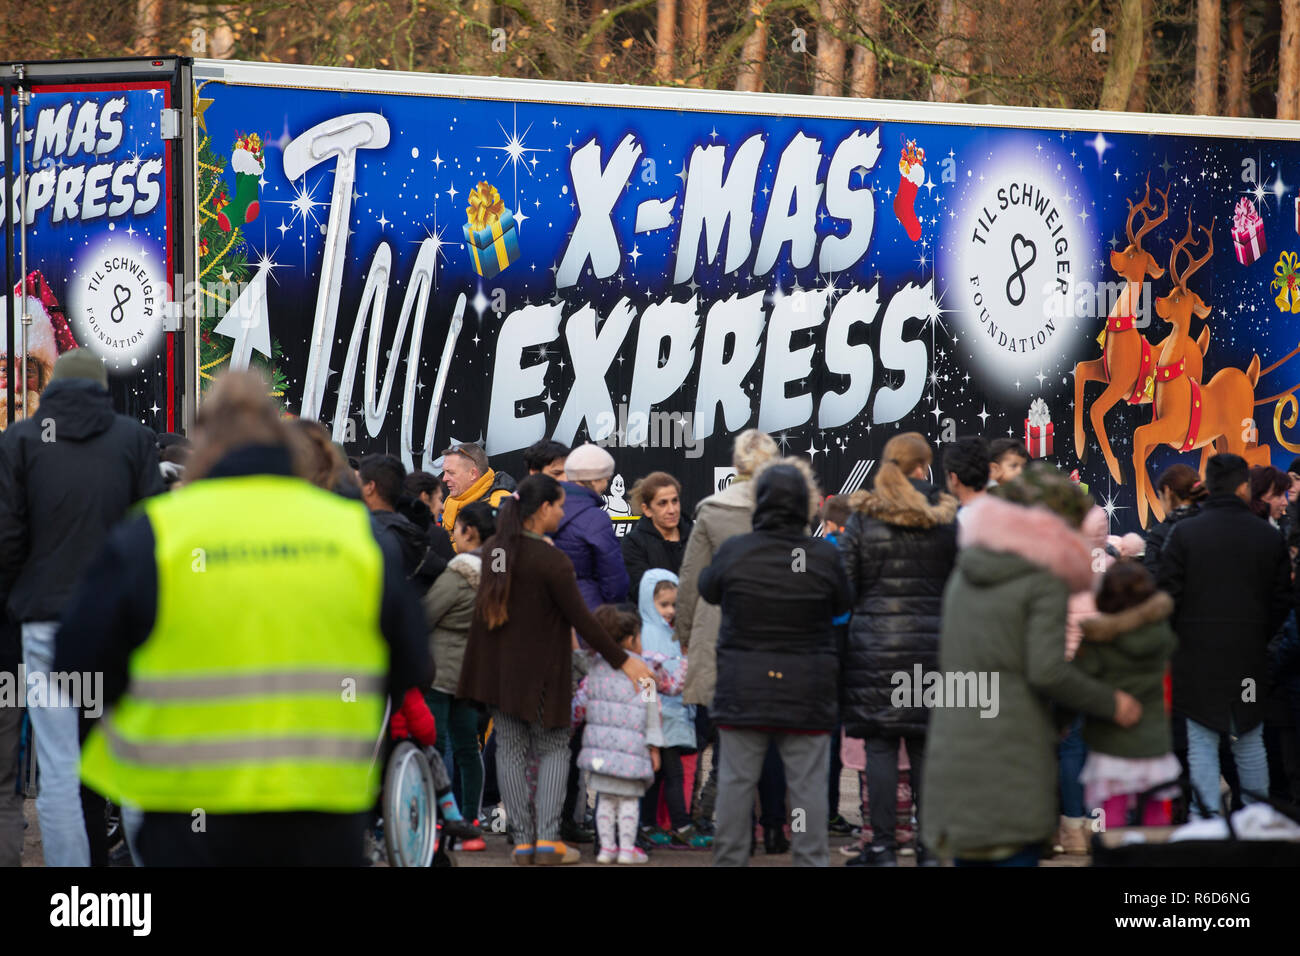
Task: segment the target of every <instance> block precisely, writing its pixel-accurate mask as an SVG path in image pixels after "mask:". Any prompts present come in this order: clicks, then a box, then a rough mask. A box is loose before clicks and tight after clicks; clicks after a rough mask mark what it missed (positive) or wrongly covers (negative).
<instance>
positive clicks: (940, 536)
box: [838, 479, 957, 737]
mask: <svg viewBox="0 0 1300 956" xmlns="http://www.w3.org/2000/svg"><path fill="white" fill-rule="evenodd" d="M855 504H856V510H855V511H854V513H853V514H852V515H850V516H849V520H848V523H847V524H846V525H845V528H844V531H843V533H841V534H840V536H839V538H838V544H839V549H840V555H841V556H842V557H843V559H844V570H845V572H846V573H847V574H848V577H849V584H850V586H851V587H852V588H853V617H852V618H850V620H849V630H848V646H847V647H846V649H845V656H844V660H843V662H842V663H843V676H842V677H841V686H842V696H841V701H842V713H841V718H840V719H841V721H842V723H843V724H844V732H845V733H846V734H848V735H849V736H850V737H878V736H882V735H893V734H897V735H903V736H918V735H921V734H924V733H925V728H926V725H927V724H928V723H929V711H928V710H926V709H925V708H920V707H896V706H894V704H893V701H892V698H893V696H894V691H895V689H896V684H895V683H893V682H892V681H891V677H892V676H893V675H894V674H898V673H905V674H909V675H910V674H912V673H913V668H914V667H915V666H916V665H918V664H919V665H920V666H921V670H922V672H923V673H925V672H929V671H933V670H937V669H938V665H939V625H940V617H941V611H942V607H943V589H944V585H946V584H947V583H948V575H949V574H951V573H952V568H953V564H954V563H955V562H956V560H957V525H956V523H955V522H956V517H957V499H956V498H953V497H952V496H951V495H949V494H946V493H944V492H941V491H940V490H939V489H938V488H936V487H935V486H934V485H932V484H930V483H929V482H925V481H919V480H916V479H912V480H911V481H910V482H908V483H907V484H906V485H905V486H904V487H901V488H890V489H889V490H886V489H884V488H881V487H880V483H879V482H878V483H877V487H876V489H875V490H874V491H871V492H867V493H865V494H864V496H863V497H862V499H861V500H859V501H857V502H856V503H855Z"/></svg>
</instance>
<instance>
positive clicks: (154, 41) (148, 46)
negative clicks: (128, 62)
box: [135, 0, 162, 56]
mask: <svg viewBox="0 0 1300 956" xmlns="http://www.w3.org/2000/svg"><path fill="white" fill-rule="evenodd" d="M161 36H162V0H135V52H136V53H138V54H141V55H143V56H148V55H149V54H156V53H159V52H161V51H160V49H159V46H158V44H159V41H160V39H161Z"/></svg>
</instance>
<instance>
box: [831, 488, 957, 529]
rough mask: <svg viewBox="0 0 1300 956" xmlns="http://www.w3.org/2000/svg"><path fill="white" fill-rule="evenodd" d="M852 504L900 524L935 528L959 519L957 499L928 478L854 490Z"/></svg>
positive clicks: (892, 523)
mask: <svg viewBox="0 0 1300 956" xmlns="http://www.w3.org/2000/svg"><path fill="white" fill-rule="evenodd" d="M849 506H850V507H852V508H853V510H854V511H860V512H861V513H862V514H864V515H866V516H867V517H869V518H875V519H876V520H877V521H880V522H883V523H884V524H887V525H893V526H895V527H899V528H933V527H935V526H937V525H941V524H951V523H952V522H953V521H956V520H957V499H956V498H954V497H953V496H952V495H950V494H948V493H947V492H946V491H940V490H939V489H938V488H937V487H935V486H934V485H932V484H930V483H929V482H925V481H919V480H917V479H910V480H909V481H908V482H907V485H906V486H905V487H892V486H891V487H889V488H888V489H886V488H882V487H877V488H874V489H872V490H871V491H855V492H854V493H853V494H852V495H851V496H850V497H849Z"/></svg>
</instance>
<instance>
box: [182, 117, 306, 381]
mask: <svg viewBox="0 0 1300 956" xmlns="http://www.w3.org/2000/svg"><path fill="white" fill-rule="evenodd" d="M225 171H226V160H225V159H224V158H222V157H221V156H218V155H217V154H216V153H215V152H214V151H213V149H212V143H211V141H210V139H209V137H208V135H207V134H206V132H201V134H200V140H199V169H198V180H199V289H200V292H199V298H200V300H201V302H200V306H199V381H200V383H201V386H200V387H201V389H202V390H206V389H207V388H208V386H210V385H211V384H212V380H213V378H215V377H216V376H217V375H218V374H220V373H221V372H223V371H225V369H226V367H227V365H228V364H229V359H230V349H231V344H232V343H231V340H230V339H228V338H226V336H224V335H215V334H213V331H212V330H213V329H214V328H216V326H217V323H219V322H220V321H221V319H222V317H223V316H224V315H225V314H226V311H227V310H228V309H229V308H230V306H231V304H232V303H233V302H234V301H235V298H236V297H237V296H238V295H239V290H240V288H241V287H242V283H244V282H247V281H248V278H249V268H248V247H247V244H246V243H245V242H244V234H243V229H242V228H241V227H240V226H238V225H236V226H232V227H231V228H230V230H229V231H228V232H227V231H225V230H223V229H222V227H221V225H220V224H219V219H220V217H221V215H222V211H223V210H224V209H227V208H229V206H230V203H231V196H232V189H231V186H230V185H229V183H228V182H227V181H226V178H225ZM271 352H272V357H271V359H270V360H269V361H268V360H267V359H266V357H265V356H263V355H259V354H257V353H256V352H254V353H253V357H252V366H253V367H254V368H257V369H259V370H261V371H262V372H263V373H264V374H265V375H266V376H267V379H268V381H270V382H271V395H272V396H274V397H275V398H277V399H281V400H282V399H283V397H284V393H285V390H286V388H287V387H288V384H289V381H288V378H287V377H286V376H285V374H284V372H283V370H282V368H281V364H282V358H283V355H282V352H281V350H280V343H279V340H277V339H275V338H272V339H271ZM282 404H283V402H282Z"/></svg>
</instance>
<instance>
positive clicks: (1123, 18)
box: [1097, 0, 1300, 110]
mask: <svg viewBox="0 0 1300 956" xmlns="http://www.w3.org/2000/svg"><path fill="white" fill-rule="evenodd" d="M1297 2H1300V0H1297ZM1142 34H1143V21H1142V0H1120V9H1119V29H1118V31H1117V35H1116V37H1115V42H1114V43H1113V44H1112V45H1111V48H1110V66H1109V67H1107V68H1106V78H1105V79H1104V80H1103V81H1102V86H1101V99H1100V101H1099V102H1098V104H1097V106H1098V108H1099V109H1103V110H1122V109H1124V108H1125V107H1126V106H1127V105H1128V101H1129V96H1130V95H1131V94H1132V92H1133V78H1134V77H1135V76H1136V75H1137V69H1138V64H1139V63H1141V61H1142Z"/></svg>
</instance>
